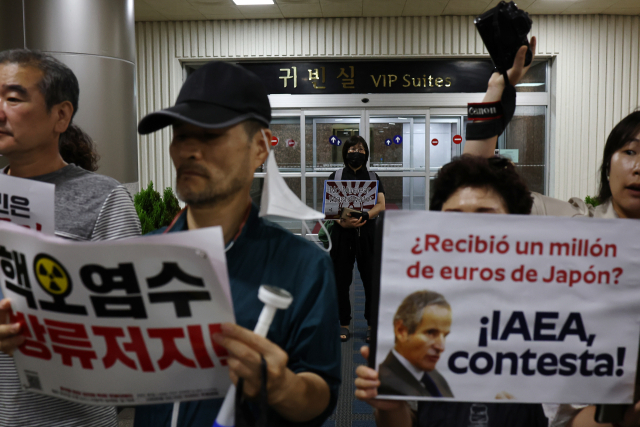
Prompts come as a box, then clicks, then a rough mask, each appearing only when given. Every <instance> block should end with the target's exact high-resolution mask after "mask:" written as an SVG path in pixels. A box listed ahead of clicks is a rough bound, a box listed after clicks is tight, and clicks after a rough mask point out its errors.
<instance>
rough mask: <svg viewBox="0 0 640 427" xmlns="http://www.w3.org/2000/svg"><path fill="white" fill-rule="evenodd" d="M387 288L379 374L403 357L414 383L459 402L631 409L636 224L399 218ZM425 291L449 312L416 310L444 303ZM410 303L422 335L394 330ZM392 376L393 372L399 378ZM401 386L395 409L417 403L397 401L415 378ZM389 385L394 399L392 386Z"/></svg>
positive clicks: (392, 218)
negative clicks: (505, 396)
mask: <svg viewBox="0 0 640 427" xmlns="http://www.w3.org/2000/svg"><path fill="white" fill-rule="evenodd" d="M380 280H381V289H380V302H381V303H380V304H379V316H378V322H379V323H378V331H377V349H376V352H375V366H376V368H377V369H380V368H381V366H380V365H381V364H382V363H383V362H384V361H385V359H387V358H389V360H391V359H393V358H394V357H395V355H393V357H392V356H390V351H391V349H392V348H395V350H396V351H397V352H398V354H400V355H401V356H402V358H403V359H404V360H401V361H400V363H405V362H406V363H410V364H411V365H410V366H409V367H411V366H413V367H414V368H415V369H414V372H413V373H412V374H413V378H414V379H415V380H416V381H418V378H419V377H420V375H421V373H422V372H421V370H420V368H423V371H425V372H427V371H428V372H429V375H430V377H432V378H435V381H436V382H438V381H440V385H439V388H440V389H442V390H444V389H446V388H447V387H448V388H449V389H450V390H451V394H452V396H453V397H452V398H450V400H456V401H470V402H491V401H495V398H496V395H498V394H499V393H502V392H506V393H509V394H511V395H512V396H513V397H514V399H515V401H520V402H532V403H535V402H538V403H631V402H632V399H633V388H634V377H635V370H636V361H637V360H636V359H637V355H638V340H639V338H638V337H639V336H640V228H638V227H637V225H636V224H635V221H631V220H599V219H591V218H579V219H568V218H552V217H529V216H518V215H481V214H467V213H464V214H456V213H440V212H409V211H389V212H387V213H386V216H385V219H384V236H383V249H382V269H381V278H380ZM424 291H432V292H436V293H439V294H441V295H442V296H443V297H444V298H445V299H446V302H448V304H449V305H450V309H448V310H447V308H446V307H445V305H446V303H445V304H442V303H439V304H436V305H435V306H434V305H431V306H429V305H427V306H426V307H427V308H429V307H430V310H429V313H427V310H426V309H422V308H419V309H417V308H416V309H414V308H412V307H414V306H411V304H414V303H415V304H429V302H420V301H434V299H433V298H432V297H433V295H432V294H429V295H427V293H425V292H424ZM416 292H417V293H416ZM414 293H415V294H414ZM412 294H413V296H412V297H411V298H407V297H408V296H409V295H412ZM405 298H407V300H406V301H407V304H406V305H404V307H405V308H406V310H404V311H402V310H401V311H402V313H399V318H400V319H403V318H404V319H408V320H407V322H409V323H410V322H411V321H412V320H411V319H415V320H413V322H415V324H414V326H415V327H414V328H413V332H412V331H410V330H408V329H406V330H405V329H402V327H401V326H402V325H403V323H402V321H399V320H395V321H394V316H395V315H396V312H397V311H398V308H399V307H400V305H401V303H402V302H403V301H404V300H405ZM421 298H423V299H422V300H421ZM416 301H418V302H417V303H416ZM415 307H420V306H419V305H416V306H415ZM422 307H424V305H423V306H422ZM438 310H439V311H438ZM405 313H409V314H410V315H412V316H413V317H409V316H408V315H406V314H405ZM447 318H448V319H449V320H447ZM394 322H395V323H394ZM447 322H449V323H447ZM394 328H395V329H394ZM447 332H449V334H448V336H446V338H444V334H445V333H447ZM403 333H405V335H402V334H403ZM396 338H397V339H396ZM411 339H413V341H411ZM407 344H409V345H407ZM412 345H413V346H412ZM399 349H400V350H401V351H399ZM395 359H397V360H400V359H399V358H397V357H395ZM406 363H405V365H406ZM436 364H437V365H436ZM389 366H391V365H390V362H387V363H386V365H384V366H383V368H384V369H387V373H388V372H398V369H396V370H395V371H393V369H395V368H392V371H389V369H390V368H389ZM395 367H396V368H397V364H396V365H395ZM434 367H435V369H434ZM404 374H406V372H404ZM437 374H440V376H441V377H438V375H437ZM394 375H395V374H394ZM381 377H382V373H381ZM401 377H402V378H405V379H406V381H405V380H403V381H402V382H401V384H400V385H399V386H398V385H397V384H396V389H398V388H399V389H401V391H399V392H395V391H394V392H388V393H393V394H394V396H391V398H394V397H395V398H403V399H406V398H407V397H399V396H398V395H400V394H402V393H403V392H402V390H410V389H411V388H410V387H409V388H406V387H405V386H406V385H407V384H409V383H411V381H412V379H411V377H410V376H407V375H404V376H403V373H402V372H401V373H398V374H397V375H396V378H395V380H397V379H398V378H401ZM441 378H443V379H444V382H443V381H441V380H439V379H441ZM381 381H382V382H383V386H384V385H385V381H386V383H387V390H388V389H389V384H390V383H392V382H393V381H394V377H393V376H390V375H387V379H386V380H384V381H383V379H382V378H381ZM392 385H393V384H392ZM418 385H420V384H419V383H418ZM423 388H424V389H426V387H423ZM380 390H383V388H382V386H381V389H380ZM413 390H419V389H418V388H414V389H413ZM414 394H415V395H414V397H413V398H418V399H425V400H429V399H432V397H427V396H428V395H429V394H430V393H428V392H425V393H417V392H415V393H414ZM442 394H443V395H445V396H446V393H442Z"/></svg>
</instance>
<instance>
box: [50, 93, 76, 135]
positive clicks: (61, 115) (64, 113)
mask: <svg viewBox="0 0 640 427" xmlns="http://www.w3.org/2000/svg"><path fill="white" fill-rule="evenodd" d="M51 114H53V115H54V119H55V124H54V128H53V130H54V131H55V132H56V133H63V132H64V131H66V130H67V128H68V127H69V123H71V118H72V117H73V104H71V102H70V101H64V102H61V103H60V104H57V105H54V106H53V108H52V111H51Z"/></svg>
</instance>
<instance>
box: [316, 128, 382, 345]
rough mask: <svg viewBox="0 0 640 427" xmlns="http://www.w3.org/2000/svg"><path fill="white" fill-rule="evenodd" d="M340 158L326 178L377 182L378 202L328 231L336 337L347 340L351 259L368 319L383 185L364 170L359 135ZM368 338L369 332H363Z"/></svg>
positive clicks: (365, 151)
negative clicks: (337, 324) (335, 299)
mask: <svg viewBox="0 0 640 427" xmlns="http://www.w3.org/2000/svg"><path fill="white" fill-rule="evenodd" d="M342 158H343V159H344V163H345V167H344V169H342V170H341V171H338V172H334V173H332V174H331V176H329V179H330V180H334V179H335V180H357V181H370V180H377V181H378V201H377V203H376V205H375V206H374V207H373V208H372V209H371V210H370V211H369V212H365V213H363V214H362V217H361V218H346V219H341V220H339V221H336V224H337V226H334V227H333V228H332V230H331V240H332V242H333V249H331V259H332V260H333V268H334V271H335V275H336V285H337V287H338V311H339V314H340V325H341V328H340V339H341V340H342V341H347V340H348V339H349V337H350V332H349V324H350V323H351V302H350V301H349V287H350V286H351V278H352V271H353V263H354V261H356V260H357V261H358V271H360V277H361V278H362V285H363V286H364V295H365V311H364V317H365V319H367V324H370V323H369V322H370V319H369V301H370V300H371V283H372V279H373V277H372V276H373V274H372V273H373V264H372V261H373V243H374V236H373V234H374V231H375V218H376V217H377V216H378V214H379V213H380V212H382V211H383V210H384V188H383V187H382V182H380V178H379V177H378V175H376V174H375V173H374V172H369V171H368V170H367V166H366V165H367V160H368V159H369V147H368V146H367V142H366V141H365V140H364V138H362V137H361V136H352V137H350V138H349V139H348V140H347V141H346V142H345V143H344V145H343V146H342ZM367 341H369V332H367Z"/></svg>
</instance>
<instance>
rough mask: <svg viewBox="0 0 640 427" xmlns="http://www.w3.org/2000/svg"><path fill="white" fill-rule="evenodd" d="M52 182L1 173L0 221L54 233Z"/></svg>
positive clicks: (53, 193) (53, 188)
mask: <svg viewBox="0 0 640 427" xmlns="http://www.w3.org/2000/svg"><path fill="white" fill-rule="evenodd" d="M54 195H55V185H53V184H48V183H45V182H40V181H34V180H32V179H24V178H16V177H13V176H9V175H6V174H3V173H0V221H6V222H11V223H13V224H18V225H21V226H23V227H26V228H30V229H33V230H37V231H40V232H42V233H45V234H53V233H54V227H55V223H54Z"/></svg>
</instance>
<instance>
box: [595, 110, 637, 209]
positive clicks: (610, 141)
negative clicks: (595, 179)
mask: <svg viewBox="0 0 640 427" xmlns="http://www.w3.org/2000/svg"><path fill="white" fill-rule="evenodd" d="M638 134H640V110H639V111H635V112H633V113H631V114H629V115H628V116H627V117H625V118H624V119H622V120H621V121H620V123H618V124H617V125H616V127H614V128H613V130H612V131H611V133H610V134H609V137H608V138H607V143H606V144H605V145H604V153H603V154H602V165H601V166H600V191H599V192H598V201H599V202H600V203H605V202H606V201H607V200H609V198H611V187H610V186H609V173H610V169H611V157H613V155H614V153H615V152H616V151H618V150H619V149H620V148H622V147H624V146H625V145H626V144H627V143H628V142H629V141H631V140H633V139H634V138H635V137H636V136H637V135H638Z"/></svg>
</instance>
